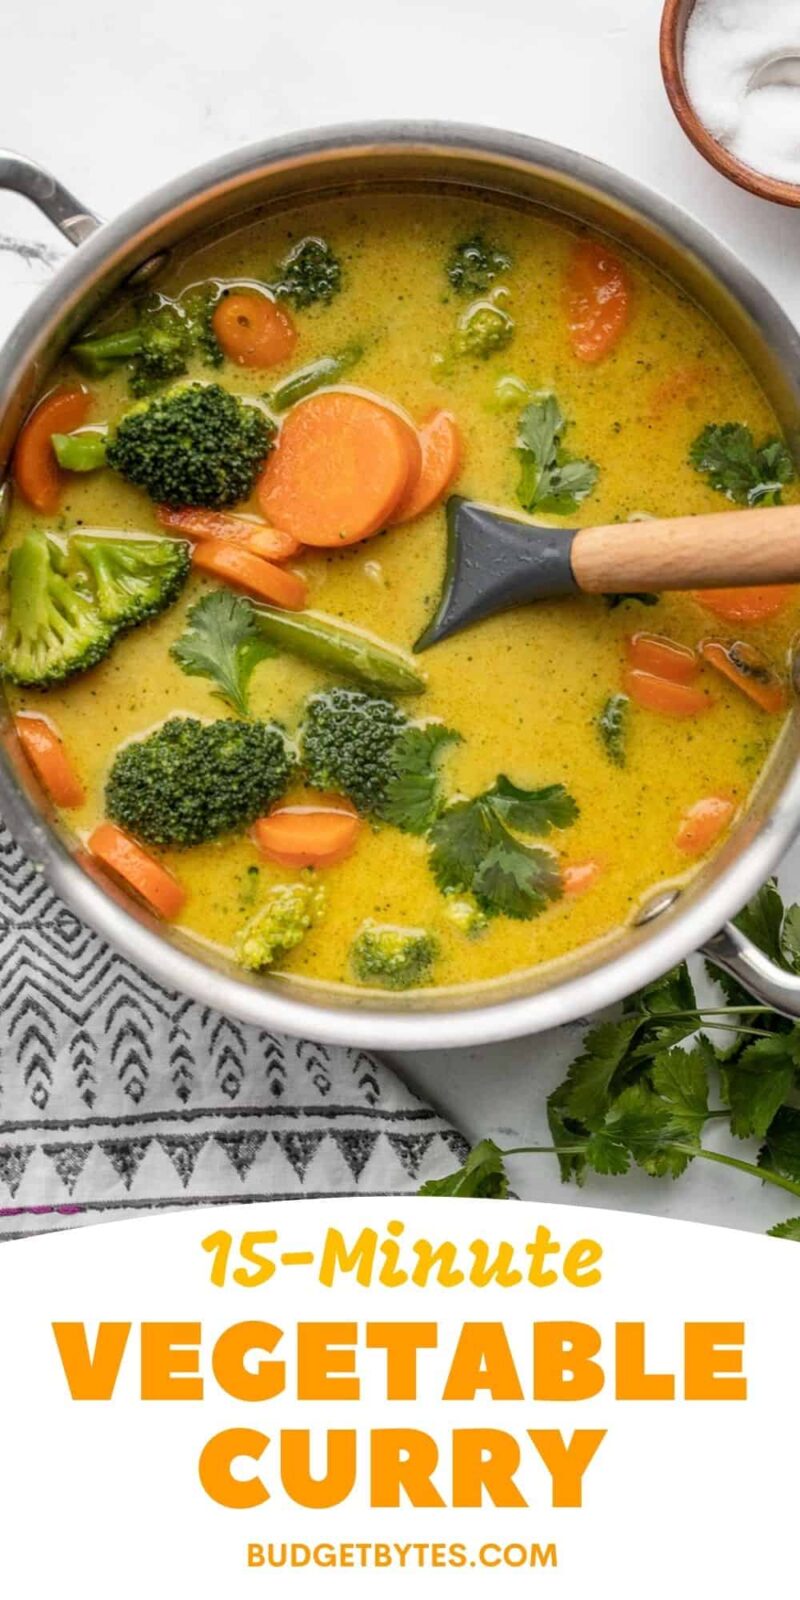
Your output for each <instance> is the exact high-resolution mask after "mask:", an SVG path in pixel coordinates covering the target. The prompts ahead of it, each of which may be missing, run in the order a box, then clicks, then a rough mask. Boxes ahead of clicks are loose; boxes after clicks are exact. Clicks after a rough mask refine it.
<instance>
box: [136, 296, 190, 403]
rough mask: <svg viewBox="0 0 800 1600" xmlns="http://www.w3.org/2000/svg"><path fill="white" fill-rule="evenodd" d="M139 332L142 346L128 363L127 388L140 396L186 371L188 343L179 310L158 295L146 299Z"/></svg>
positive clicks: (186, 332)
mask: <svg viewBox="0 0 800 1600" xmlns="http://www.w3.org/2000/svg"><path fill="white" fill-rule="evenodd" d="M138 332H139V337H140V339H141V344H140V346H139V349H138V350H137V352H136V354H135V356H133V358H132V360H131V363H130V367H129V377H128V388H129V389H130V391H131V394H134V395H139V396H141V395H147V394H152V393H153V390H154V389H158V388H160V387H161V385H162V384H164V383H170V382H171V381H172V379H173V378H179V377H180V376H181V375H182V373H184V372H185V371H186V361H187V357H188V355H189V352H190V347H191V341H190V338H189V332H188V328H187V326H186V322H185V320H184V318H183V317H182V316H181V313H180V311H179V310H178V307H177V306H174V305H171V304H170V302H169V301H166V300H162V299H161V296H160V295H148V297H147V300H146V301H145V302H144V303H143V305H142V309H141V312H140V316H139V326H138Z"/></svg>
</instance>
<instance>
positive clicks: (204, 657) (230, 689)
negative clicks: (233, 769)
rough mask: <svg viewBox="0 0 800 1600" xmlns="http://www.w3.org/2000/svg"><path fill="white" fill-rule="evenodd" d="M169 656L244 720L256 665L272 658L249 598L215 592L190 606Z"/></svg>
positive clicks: (219, 590)
mask: <svg viewBox="0 0 800 1600" xmlns="http://www.w3.org/2000/svg"><path fill="white" fill-rule="evenodd" d="M186 622H187V626H186V630H185V632H184V633H182V634H181V637H180V638H179V639H176V641H175V643H174V644H173V645H172V647H171V649H170V655H171V656H172V658H173V660H174V661H177V663H178V666H179V667H180V668H181V670H182V671H183V672H185V673H186V675H187V677H189V678H210V679H211V682H212V683H213V684H215V686H216V687H215V688H214V689H213V690H212V693H213V694H214V695H215V696H216V698H217V699H218V700H225V701H226V702H227V704H228V705H230V706H232V707H233V710H234V711H238V713H239V716H240V717H247V716H249V714H250V711H249V695H248V692H249V686H250V678H251V677H252V674H253V670H254V668H255V667H257V666H258V663H259V661H264V660H265V659H266V657H267V656H274V655H276V654H277V652H276V650H275V648H274V646H273V645H271V644H269V643H268V641H267V640H266V639H265V638H264V635H263V634H262V632H261V629H260V628H259V625H258V619H257V617H256V613H255V611H254V610H253V607H252V606H251V604H250V601H249V600H245V599H243V598H242V597H241V596H240V595H235V594H231V592H230V590H229V589H215V590H214V591H213V593H211V594H206V595H203V598H202V599H201V600H198V601H197V604H196V605H194V606H192V608H191V610H190V611H189V613H188V615H187V618H186Z"/></svg>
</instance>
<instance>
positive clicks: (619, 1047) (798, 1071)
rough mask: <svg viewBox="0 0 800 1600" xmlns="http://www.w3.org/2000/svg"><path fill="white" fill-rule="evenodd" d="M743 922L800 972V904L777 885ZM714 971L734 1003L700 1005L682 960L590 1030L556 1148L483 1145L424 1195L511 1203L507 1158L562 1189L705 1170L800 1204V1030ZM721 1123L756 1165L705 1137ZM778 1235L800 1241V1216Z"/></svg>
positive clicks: (558, 1117)
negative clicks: (598, 1180) (598, 1177)
mask: <svg viewBox="0 0 800 1600" xmlns="http://www.w3.org/2000/svg"><path fill="white" fill-rule="evenodd" d="M737 923H738V926H739V927H740V928H741V929H742V931H743V932H744V933H746V934H747V935H748V937H749V938H750V939H752V940H753V941H754V943H755V944H757V945H758V947H759V948H760V949H761V950H763V951H764V952H765V954H767V955H769V957H770V958H771V959H772V960H773V961H776V962H778V963H779V965H781V966H783V967H784V968H785V969H786V970H787V971H790V972H793V973H799V972H800V906H791V907H790V908H789V909H788V910H784V906H783V903H782V901H781V898H780V895H779V893H778V890H777V888H776V885H775V883H774V882H772V881H770V882H769V883H767V884H765V885H764V887H763V889H761V890H760V891H759V893H758V894H757V895H756V896H755V899H754V900H752V901H751V902H750V904H749V905H748V906H746V907H745V909H744V911H743V912H742V913H741V914H740V916H739V917H738V918H737ZM710 970H711V975H712V976H713V977H714V978H715V979H716V980H717V981H718V982H719V984H720V985H721V987H722V989H723V992H724V995H725V998H726V999H727V1001H728V1004H727V1005H725V1006H722V1007H708V1006H698V1003H697V998H696V995H695V991H694V986H693V984H692V980H691V977H690V975H689V971H688V968H687V966H686V964H685V962H684V963H682V964H681V965H680V966H678V967H675V968H673V969H672V971H671V972H668V973H666V974H665V975H664V977H663V978H660V979H658V980H657V981H656V982H655V983H652V984H650V985H648V987H647V988H645V989H642V990H641V991H640V992H639V993H638V994H635V995H633V996H631V998H630V999H629V1000H628V1001H627V1002H626V1004H625V1007H624V1009H623V1012H622V1015H621V1016H620V1017H618V1018H617V1020H616V1021H613V1022H602V1023H600V1024H599V1026H597V1027H595V1028H592V1029H591V1030H590V1032H589V1033H588V1034H587V1035H586V1038H585V1039H584V1042H583V1049H582V1051H581V1053H580V1055H579V1056H578V1057H577V1058H576V1059H575V1061H573V1063H572V1065H571V1067H570V1068H569V1071H568V1073H567V1076H566V1078H565V1080H564V1082H563V1083H562V1084H560V1085H559V1087H558V1088H557V1089H556V1090H555V1092H554V1093H553V1094H552V1095H551V1096H550V1099H549V1101H548V1108H547V1109H548V1121H549V1125H550V1132H551V1135H552V1140H553V1143H552V1145H551V1146H547V1147H545V1148H534V1149H529V1150H525V1149H520V1150H506V1151H501V1150H499V1149H498V1147H497V1146H496V1145H495V1144H493V1143H492V1141H491V1140H483V1141H482V1142H481V1144H479V1145H476V1147H475V1149H474V1150H473V1151H472V1152H471V1154H470V1156H469V1157H468V1158H467V1161H466V1163H465V1164H464V1166H463V1167H462V1168H460V1169H459V1171H457V1172H454V1173H451V1174H449V1175H448V1176H446V1177H444V1178H439V1179H436V1180H434V1182H433V1183H432V1184H427V1185H426V1186H425V1189H424V1190H423V1191H422V1192H423V1193H425V1194H439V1195H445V1194H447V1195H473V1196H482V1197H484V1198H504V1197H505V1195H506V1194H507V1192H508V1190H507V1187H504V1184H503V1180H504V1177H505V1165H504V1158H505V1157H506V1156H509V1155H522V1154H536V1155H540V1154H547V1153H550V1154H554V1155H555V1156H556V1157H557V1159H558V1162H559V1166H560V1168H561V1176H562V1178H563V1180H564V1182H565V1183H568V1182H570V1181H571V1180H572V1181H575V1182H576V1183H578V1184H583V1183H585V1182H586V1179H587V1177H588V1176H589V1174H590V1173H593V1172H594V1173H599V1174H602V1175H603V1176H614V1177H622V1176H624V1174H625V1173H627V1172H629V1171H630V1170H631V1168H632V1167H633V1166H637V1167H640V1168H641V1169H642V1170H643V1171H644V1172H647V1173H649V1174H650V1176H651V1177H655V1178H663V1177H671V1178H678V1177H680V1176H681V1174H682V1173H684V1172H685V1171H686V1169H687V1167H688V1166H689V1165H690V1163H691V1162H692V1161H695V1160H705V1161H713V1162H717V1163H719V1164H721V1165H723V1166H728V1167H731V1168H733V1169H734V1170H735V1171H738V1172H744V1173H747V1174H750V1175H751V1176H753V1177H756V1178H758V1179H760V1180H761V1181H762V1182H764V1183H770V1184H772V1185H774V1186H775V1187H777V1188H779V1189H783V1190H785V1191H786V1192H787V1193H789V1194H791V1195H795V1196H800V1108H798V1106H797V1105H795V1104H794V1103H793V1100H794V1099H795V1098H796V1093H797V1090H798V1088H800V1023H796V1022H792V1021H791V1020H790V1019H789V1018H788V1017H783V1016H781V1015H780V1014H779V1013H778V1012H777V1011H773V1010H772V1009H771V1008H770V1007H769V1006H763V1005H756V1004H755V1003H754V1002H753V1001H752V999H751V997H750V996H749V995H748V994H747V993H746V991H745V990H744V989H742V988H741V987H740V986H739V985H738V984H737V983H736V982H735V980H733V979H732V978H730V977H728V976H727V975H726V974H724V973H721V972H718V971H717V970H716V969H710ZM706 1030H708V1031H706ZM712 1031H713V1035H714V1038H713V1039H712V1038H710V1037H709V1032H712ZM720 1038H722V1039H723V1041H724V1042H723V1043H721V1044H720V1043H719V1042H717V1041H718V1040H719V1039H720ZM712 1102H716V1103H712ZM713 1121H726V1122H727V1123H728V1125H729V1128H730V1132H731V1134H732V1135H733V1137H734V1138H738V1139H757V1140H758V1141H759V1145H760V1148H759V1150H758V1155H757V1158H756V1161H755V1162H753V1161H750V1160H742V1159H740V1158H739V1157H738V1156H736V1155H734V1154H729V1153H726V1152H723V1151H719V1150H710V1149H708V1148H707V1147H706V1146H705V1145H704V1144H703V1132H704V1129H705V1128H706V1126H707V1124H708V1123H710V1122H713ZM770 1232H771V1233H772V1234H774V1235H775V1236H776V1237H778V1238H784V1239H797V1240H800V1216H798V1217H791V1218H790V1219H789V1220H788V1221H787V1222H782V1223H779V1224H778V1225H777V1226H776V1227H774V1228H771V1229H770Z"/></svg>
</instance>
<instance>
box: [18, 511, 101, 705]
mask: <svg viewBox="0 0 800 1600" xmlns="http://www.w3.org/2000/svg"><path fill="white" fill-rule="evenodd" d="M8 594H9V612H8V620H7V623H6V629H5V635H4V639H3V647H2V672H3V676H4V677H6V678H10V679H11V681H12V682H13V683H21V684H27V685H30V686H32V687H35V688H40V689H45V688H48V687H49V685H50V684H53V683H61V682H62V680H63V679H64V678H68V677H69V676H70V674H71V673H73V672H85V671H86V669H87V668H88V667H93V666H95V665H96V663H97V662H98V661H100V660H102V658H103V656H104V655H105V654H106V652H107V651H108V650H109V649H110V648H111V642H112V640H113V637H114V629H113V628H112V627H111V626H110V625H109V623H108V622H107V621H106V620H105V619H104V618H103V617H101V615H100V612H99V610H98V608H97V605H96V604H95V601H94V598H93V596H92V595H91V594H90V593H89V592H88V590H87V588H86V587H82V586H81V585H80V584H78V583H76V582H75V581H74V580H73V579H72V578H70V577H69V576H68V575H67V562H66V557H65V555H64V552H63V550H62V549H61V547H60V546H59V545H57V544H56V543H55V542H54V541H53V540H52V539H48V538H47V537H46V536H45V535H44V534H42V533H29V534H27V535H26V537H25V538H24V539H23V540H22V543H21V544H19V545H17V547H16V549H15V550H12V552H11V555H10V556H9V560H8Z"/></svg>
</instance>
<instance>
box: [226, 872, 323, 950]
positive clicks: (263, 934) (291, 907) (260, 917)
mask: <svg viewBox="0 0 800 1600" xmlns="http://www.w3.org/2000/svg"><path fill="white" fill-rule="evenodd" d="M324 905H325V890H324V889H322V888H314V887H313V886H312V885H311V884H310V883H305V882H298V883H279V884H275V885H273V887H272V888H271V889H270V890H269V893H268V895H267V898H266V901H265V902H264V904H263V905H262V906H261V907H260V908H259V910H258V911H257V912H256V914H255V916H254V917H251V919H250V921H249V922H248V923H247V925H246V926H245V927H244V928H242V930H241V933H239V934H238V935H237V937H236V941H235V946H234V949H235V955H236V960H237V961H238V963H239V965H240V967H247V969H248V970H249V971H250V972H259V971H261V969H262V968H263V967H271V966H273V965H274V964H275V962H276V961H277V960H278V958H279V957H280V956H283V955H285V954H286V952H287V951H288V950H293V949H294V947H295V945H298V944H299V943H300V941H301V939H303V938H305V935H306V934H307V932H308V930H309V928H310V927H311V926H312V925H313V923H315V922H316V921H317V918H318V917H319V916H320V914H321V912H322V910H323V907H324Z"/></svg>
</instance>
